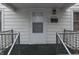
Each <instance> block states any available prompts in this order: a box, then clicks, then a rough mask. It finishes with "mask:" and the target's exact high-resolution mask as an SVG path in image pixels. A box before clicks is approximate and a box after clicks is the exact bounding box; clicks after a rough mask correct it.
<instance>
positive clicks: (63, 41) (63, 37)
mask: <svg viewBox="0 0 79 59" xmlns="http://www.w3.org/2000/svg"><path fill="white" fill-rule="evenodd" d="M63 42H65V29H64V33H63Z"/></svg>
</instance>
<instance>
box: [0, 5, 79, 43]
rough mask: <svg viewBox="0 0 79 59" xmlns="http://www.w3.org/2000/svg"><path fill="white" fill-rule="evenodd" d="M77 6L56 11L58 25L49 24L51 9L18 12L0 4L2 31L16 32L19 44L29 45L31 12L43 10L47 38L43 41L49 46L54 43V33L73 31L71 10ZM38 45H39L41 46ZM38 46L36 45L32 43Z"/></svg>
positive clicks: (30, 9)
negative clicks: (65, 30)
mask: <svg viewBox="0 0 79 59" xmlns="http://www.w3.org/2000/svg"><path fill="white" fill-rule="evenodd" d="M78 5H79V4H75V5H74V6H72V7H71V8H68V9H67V10H62V9H57V15H58V18H59V19H58V23H50V21H49V20H50V16H51V10H52V9H51V8H41V9H40V8H38V9H35V8H28V9H24V10H23V9H22V10H19V11H16V12H14V11H12V10H11V9H9V8H7V7H5V6H3V5H1V4H0V7H1V8H2V9H3V20H2V21H3V22H2V24H3V25H2V26H3V27H2V30H9V29H14V31H16V32H20V34H21V44H31V42H30V41H32V40H30V22H31V21H30V20H31V19H32V17H31V16H32V15H31V12H32V11H33V10H36V11H39V10H43V11H44V12H45V14H46V20H47V25H46V27H47V34H46V36H47V38H46V40H45V42H43V43H46V44H51V43H55V42H56V32H61V31H63V30H64V29H68V30H73V14H72V12H73V11H72V9H74V8H76V9H79V6H78ZM43 43H40V44H43ZM32 44H38V43H32Z"/></svg>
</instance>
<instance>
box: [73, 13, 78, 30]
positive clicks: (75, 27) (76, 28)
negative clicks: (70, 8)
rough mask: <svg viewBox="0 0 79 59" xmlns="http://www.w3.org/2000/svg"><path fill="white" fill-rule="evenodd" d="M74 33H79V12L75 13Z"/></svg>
mask: <svg viewBox="0 0 79 59" xmlns="http://www.w3.org/2000/svg"><path fill="white" fill-rule="evenodd" d="M74 31H79V12H74Z"/></svg>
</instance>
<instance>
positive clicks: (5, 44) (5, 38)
mask: <svg viewBox="0 0 79 59" xmlns="http://www.w3.org/2000/svg"><path fill="white" fill-rule="evenodd" d="M4 40H5V47H6V35H4Z"/></svg>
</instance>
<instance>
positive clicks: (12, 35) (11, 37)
mask: <svg viewBox="0 0 79 59" xmlns="http://www.w3.org/2000/svg"><path fill="white" fill-rule="evenodd" d="M11 33H12V35H11V40H12V43H13V30H11Z"/></svg>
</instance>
